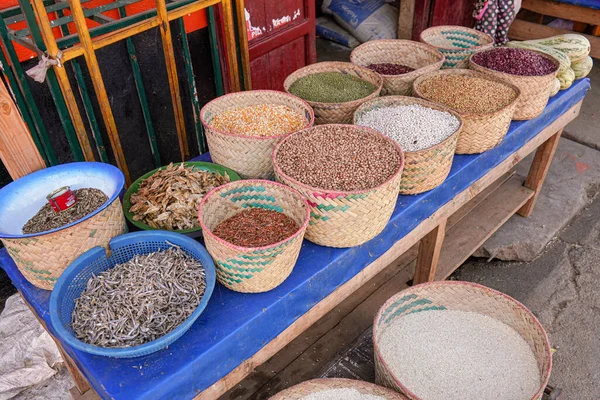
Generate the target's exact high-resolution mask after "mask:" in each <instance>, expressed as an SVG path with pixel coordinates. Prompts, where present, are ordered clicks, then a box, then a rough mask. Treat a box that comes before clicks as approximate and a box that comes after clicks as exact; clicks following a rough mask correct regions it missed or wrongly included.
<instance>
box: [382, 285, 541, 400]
mask: <svg viewBox="0 0 600 400" xmlns="http://www.w3.org/2000/svg"><path fill="white" fill-rule="evenodd" d="M373 345H374V352H375V375H376V382H377V383H378V384H379V385H383V386H386V387H389V388H391V389H394V390H396V391H399V392H401V393H404V394H405V395H406V396H407V397H408V398H410V399H413V400H421V399H423V400H444V399H461V400H481V399H498V400H538V399H540V398H541V397H542V394H543V392H544V389H545V387H546V385H547V384H548V379H549V377H550V371H551V369H552V355H551V352H550V343H549V341H548V336H547V335H546V332H545V331H544V328H543V327H542V326H541V324H540V323H539V321H538V320H537V319H536V317H535V316H534V315H533V314H532V313H531V311H529V310H528V309H527V308H525V306H523V305H522V304H521V303H519V302H517V301H516V300H514V299H513V298H511V297H509V296H507V295H505V294H503V293H500V292H498V291H496V290H493V289H490V288H487V287H485V286H482V285H478V284H475V283H470V282H460V281H446V282H430V283H424V284H421V285H417V286H413V287H411V288H408V289H406V290H403V291H401V292H400V293H398V294H396V295H395V296H393V297H391V298H390V299H389V300H387V301H386V302H385V304H384V305H383V306H382V307H381V308H380V309H379V312H378V313H377V315H376V317H375V321H374V323H373ZM423 377H427V379H423Z"/></svg>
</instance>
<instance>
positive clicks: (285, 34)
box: [245, 0, 317, 90]
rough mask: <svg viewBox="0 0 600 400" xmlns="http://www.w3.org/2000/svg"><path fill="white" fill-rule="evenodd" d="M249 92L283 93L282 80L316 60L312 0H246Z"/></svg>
mask: <svg viewBox="0 0 600 400" xmlns="http://www.w3.org/2000/svg"><path fill="white" fill-rule="evenodd" d="M245 7H246V10H245V11H246V13H245V14H246V27H247V30H248V51H249V53H250V72H251V76H252V89H272V90H283V81H284V80H285V78H286V77H287V76H288V75H289V74H291V73H292V72H294V71H295V70H297V69H298V68H301V67H303V66H305V65H308V64H311V63H314V62H315V61H316V57H317V55H316V48H315V1H314V0H246V4H245Z"/></svg>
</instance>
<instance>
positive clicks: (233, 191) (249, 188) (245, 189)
mask: <svg viewBox="0 0 600 400" xmlns="http://www.w3.org/2000/svg"><path fill="white" fill-rule="evenodd" d="M265 190H266V189H265V187H264V186H260V185H258V186H242V187H239V188H235V189H231V190H228V191H226V192H223V193H221V197H227V196H231V195H232V194H237V193H246V192H264V191H265Z"/></svg>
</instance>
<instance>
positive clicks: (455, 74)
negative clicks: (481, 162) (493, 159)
mask: <svg viewBox="0 0 600 400" xmlns="http://www.w3.org/2000/svg"><path fill="white" fill-rule="evenodd" d="M520 93H521V91H520V90H519V88H518V87H516V86H515V85H512V84H510V83H508V82H506V81H503V80H501V79H498V78H495V77H492V76H489V75H485V74H481V73H478V72H475V71H471V70H466V69H449V70H443V71H436V72H432V73H429V74H426V75H423V76H421V77H419V78H417V79H416V80H415V82H414V83H413V94H414V95H415V96H418V97H421V98H423V99H426V100H429V101H432V102H434V103H439V104H443V105H445V106H447V107H449V108H451V109H453V110H455V111H457V112H458V113H459V114H460V116H461V118H462V120H463V124H464V125H463V129H462V131H461V133H460V136H459V138H458V144H457V146H456V153H457V154H476V153H482V152H484V151H486V150H489V149H491V148H494V147H495V146H497V145H498V144H499V143H500V142H502V140H503V139H504V136H506V132H508V128H509V127H510V121H511V120H512V118H513V114H514V113H515V112H516V111H515V110H516V107H517V104H518V103H519V96H520Z"/></svg>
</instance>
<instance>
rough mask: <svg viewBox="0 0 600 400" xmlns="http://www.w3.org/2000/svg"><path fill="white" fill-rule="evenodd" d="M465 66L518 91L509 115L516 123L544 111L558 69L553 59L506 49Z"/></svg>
mask: <svg viewBox="0 0 600 400" xmlns="http://www.w3.org/2000/svg"><path fill="white" fill-rule="evenodd" d="M469 63H470V64H469V66H470V68H471V69H473V70H475V71H479V72H482V73H484V74H486V75H489V76H492V77H494V78H497V79H502V80H504V81H506V82H509V83H511V84H513V85H515V86H517V87H518V88H519V89H520V90H521V96H520V98H519V101H518V104H517V107H516V109H515V113H514V115H513V119H516V120H528V119H533V118H535V117H537V116H538V115H540V114H541V113H542V111H544V108H545V107H546V104H548V99H549V98H550V94H551V93H552V88H553V85H554V81H555V78H556V75H557V74H558V67H559V62H558V61H557V60H556V59H555V58H554V57H552V56H549V55H547V54H544V53H542V52H538V51H535V50H527V49H514V48H506V47H498V48H495V49H491V50H486V51H482V52H478V53H475V54H473V55H472V56H471V59H470V60H469Z"/></svg>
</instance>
